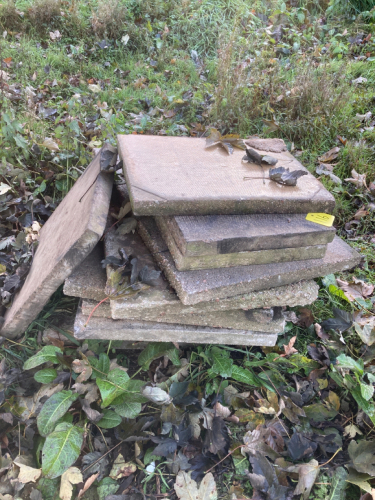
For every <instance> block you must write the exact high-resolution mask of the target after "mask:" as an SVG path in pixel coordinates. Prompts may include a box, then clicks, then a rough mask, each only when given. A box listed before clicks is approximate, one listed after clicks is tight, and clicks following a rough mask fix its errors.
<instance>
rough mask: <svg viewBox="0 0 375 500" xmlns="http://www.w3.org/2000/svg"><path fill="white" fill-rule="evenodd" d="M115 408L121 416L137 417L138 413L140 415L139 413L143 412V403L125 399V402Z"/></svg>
mask: <svg viewBox="0 0 375 500" xmlns="http://www.w3.org/2000/svg"><path fill="white" fill-rule="evenodd" d="M114 410H115V412H116V413H117V414H118V415H121V417H124V418H135V417H136V416H137V415H139V413H141V410H142V404H141V403H133V402H132V401H125V402H124V403H122V404H120V405H118V406H115V408H114ZM99 424H100V422H99ZM99 424H98V425H99Z"/></svg>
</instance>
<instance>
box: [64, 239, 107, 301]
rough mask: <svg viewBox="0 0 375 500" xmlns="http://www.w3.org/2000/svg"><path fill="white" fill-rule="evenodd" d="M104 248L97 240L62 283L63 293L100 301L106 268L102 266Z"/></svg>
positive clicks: (103, 297)
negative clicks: (90, 250) (89, 251)
mask: <svg viewBox="0 0 375 500" xmlns="http://www.w3.org/2000/svg"><path fill="white" fill-rule="evenodd" d="M103 259H104V248H103V245H102V243H101V242H99V243H98V244H97V245H96V247H95V248H94V250H93V251H92V252H91V253H90V254H89V255H88V256H87V257H86V259H85V260H84V261H83V262H82V263H81V264H80V265H79V266H78V267H77V268H76V269H75V270H74V271H73V272H72V274H71V275H70V276H68V278H66V280H65V283H64V293H65V295H69V296H71V297H86V296H87V295H89V297H87V298H90V299H93V300H96V301H98V302H100V301H101V300H103V299H105V298H106V294H105V293H104V288H105V284H106V281H107V273H106V270H105V269H103V268H102V265H101V261H102V260H103Z"/></svg>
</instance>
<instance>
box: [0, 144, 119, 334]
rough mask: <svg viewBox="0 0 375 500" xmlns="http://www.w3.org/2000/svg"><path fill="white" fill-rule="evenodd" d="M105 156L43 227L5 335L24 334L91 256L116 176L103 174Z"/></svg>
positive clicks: (68, 195)
mask: <svg viewBox="0 0 375 500" xmlns="http://www.w3.org/2000/svg"><path fill="white" fill-rule="evenodd" d="M99 156H100V153H99V154H98V155H97V156H96V157H95V159H94V160H93V161H92V162H91V163H90V165H89V166H88V167H87V168H86V170H85V172H84V173H83V175H82V176H81V177H80V178H79V179H78V180H77V182H76V183H75V184H74V186H73V187H72V189H71V190H70V191H69V193H68V194H67V195H66V196H65V198H64V199H63V200H62V202H61V203H60V205H59V206H58V207H57V208H56V210H55V211H54V213H53V214H52V216H51V217H50V218H49V219H48V221H47V222H46V224H45V225H44V226H43V227H42V229H41V232H40V241H39V245H38V248H37V250H36V253H35V256H34V260H33V263H32V266H31V269H30V272H29V274H28V276H27V278H26V281H25V283H24V285H23V287H22V289H21V290H20V292H19V293H18V294H17V296H16V297H15V299H14V301H13V304H12V306H11V308H10V309H9V310H8V311H7V314H6V316H5V323H4V325H3V328H2V329H1V332H0V334H1V335H2V336H4V337H9V338H14V337H16V336H17V335H20V334H22V333H23V332H24V331H25V329H26V328H27V327H28V325H29V324H30V323H31V321H33V320H34V319H35V318H36V317H37V315H38V314H39V312H40V311H41V310H42V309H43V306H44V305H45V304H46V303H47V301H48V299H49V298H50V296H51V295H52V294H53V293H54V292H55V291H56V290H57V288H58V287H59V286H60V285H61V284H62V283H64V280H65V279H66V278H67V277H68V276H69V275H70V274H71V273H72V271H73V270H74V269H75V268H76V267H77V266H78V265H79V264H81V262H82V261H83V260H84V259H85V258H86V257H87V255H89V253H90V252H91V251H92V250H93V248H94V247H95V245H96V244H97V242H98V240H99V238H101V236H102V234H103V231H104V228H105V225H106V220H107V214H108V208H109V202H110V198H111V191H112V184H113V174H110V173H104V172H102V173H101V171H100V159H99Z"/></svg>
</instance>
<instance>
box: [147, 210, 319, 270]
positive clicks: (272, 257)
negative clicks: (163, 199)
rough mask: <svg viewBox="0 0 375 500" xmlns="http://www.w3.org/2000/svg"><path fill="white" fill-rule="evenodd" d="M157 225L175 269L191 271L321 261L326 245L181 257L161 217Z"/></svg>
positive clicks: (157, 220) (157, 219)
mask: <svg viewBox="0 0 375 500" xmlns="http://www.w3.org/2000/svg"><path fill="white" fill-rule="evenodd" d="M156 222H157V225H158V227H159V230H160V232H161V235H162V237H163V238H164V241H165V243H166V244H167V246H168V250H169V251H170V253H171V255H172V257H173V260H174V263H175V265H176V269H178V270H179V271H192V270H194V269H218V268H222V267H236V266H249V265H253V264H269V263H275V262H292V261H294V260H308V259H321V258H322V257H324V255H325V253H326V250H327V245H313V246H305V247H294V248H277V249H269V250H254V251H251V252H238V253H223V254H216V255H194V256H188V255H183V254H182V253H181V251H180V249H179V248H178V246H177V244H176V242H175V240H174V238H173V236H172V235H171V233H170V231H169V230H168V227H167V225H166V224H165V223H164V221H163V218H162V217H157V218H156Z"/></svg>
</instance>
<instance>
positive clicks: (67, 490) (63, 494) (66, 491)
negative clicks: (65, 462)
mask: <svg viewBox="0 0 375 500" xmlns="http://www.w3.org/2000/svg"><path fill="white" fill-rule="evenodd" d="M82 481H83V477H82V473H81V471H80V470H79V469H78V468H77V467H69V469H68V470H67V471H65V472H64V474H63V475H62V476H61V483H60V492H59V496H60V498H61V500H70V499H71V498H72V494H73V484H78V483H82Z"/></svg>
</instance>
